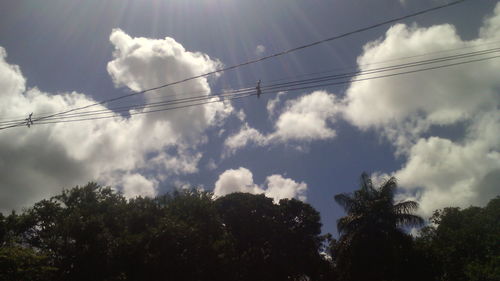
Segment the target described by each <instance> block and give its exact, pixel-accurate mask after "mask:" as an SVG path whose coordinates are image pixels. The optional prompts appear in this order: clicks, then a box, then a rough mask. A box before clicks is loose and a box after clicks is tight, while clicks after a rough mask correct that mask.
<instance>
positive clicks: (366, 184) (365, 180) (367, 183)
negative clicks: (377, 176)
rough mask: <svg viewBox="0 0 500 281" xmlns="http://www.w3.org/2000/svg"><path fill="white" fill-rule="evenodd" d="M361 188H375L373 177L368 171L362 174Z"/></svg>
mask: <svg viewBox="0 0 500 281" xmlns="http://www.w3.org/2000/svg"><path fill="white" fill-rule="evenodd" d="M361 190H367V191H368V190H373V182H372V179H371V178H370V176H369V175H368V174H367V173H366V172H363V173H362V174H361Z"/></svg>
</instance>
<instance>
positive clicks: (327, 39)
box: [0, 0, 467, 130]
mask: <svg viewBox="0 0 500 281" xmlns="http://www.w3.org/2000/svg"><path fill="white" fill-rule="evenodd" d="M464 1H467V0H458V1H453V2H450V3H448V4H444V5H440V6H436V7H432V8H428V9H424V10H421V11H418V12H415V13H411V14H408V15H405V16H401V17H397V18H393V19H389V20H386V21H384V22H380V23H377V24H373V25H370V26H367V27H363V28H359V29H356V30H353V31H350V32H346V33H343V34H340V35H336V36H333V37H329V38H325V39H323V40H319V41H315V42H311V43H309V44H306V45H302V46H298V47H295V48H291V49H288V50H284V51H281V52H278V53H275V54H272V55H268V56H264V57H261V58H258V59H254V60H250V61H247V62H243V63H239V64H236V65H233V66H229V67H225V68H222V69H217V70H214V71H211V72H207V73H203V74H200V75H197V76H192V77H188V78H184V79H181V80H178V81H175V82H171V83H167V84H163V85H160V86H156V87H153V88H149V89H146V90H142V91H139V92H136V93H132V94H128V95H124V96H120V97H116V98H112V99H108V100H104V101H101V102H97V103H93V104H89V105H86V106H83V107H79V108H73V109H69V110H66V111H63V112H59V113H54V114H51V115H48V116H41V117H38V118H35V119H33V120H31V119H30V122H38V121H40V120H45V119H48V118H51V117H54V116H58V115H62V114H66V113H70V112H73V111H77V110H81V109H86V108H89V107H93V106H96V105H102V104H106V103H110V102H114V101H117V100H120V99H124V98H128V97H131V96H134V95H139V94H144V93H146V92H150V91H155V90H159V89H162V88H165V87H169V86H173V85H176V84H179V83H184V82H187V81H190V80H193V79H197V78H203V77H206V76H210V75H213V74H217V73H220V72H224V71H228V70H232V69H236V68H239V67H242V66H245V65H249V64H254V63H257V62H261V61H264V60H267V59H270V58H275V57H278V56H282V55H286V54H289V53H292V52H296V51H299V50H302V49H306V48H310V47H313V46H316V45H319V44H323V43H326V42H330V41H333V40H337V39H341V38H344V37H347V36H350V35H353V34H356V33H360V32H364V31H367V30H370V29H374V28H377V27H380V26H384V25H388V24H391V23H394V22H398V21H402V20H405V19H408V18H412V17H416V16H419V15H423V14H426V13H429V12H433V11H436V10H440V9H443V8H447V7H451V6H454V5H457V4H459V3H462V2H464ZM24 123H26V122H24ZM22 124H23V123H19V124H16V125H11V126H8V127H2V128H0V130H2V129H8V128H13V127H17V126H18V125H22Z"/></svg>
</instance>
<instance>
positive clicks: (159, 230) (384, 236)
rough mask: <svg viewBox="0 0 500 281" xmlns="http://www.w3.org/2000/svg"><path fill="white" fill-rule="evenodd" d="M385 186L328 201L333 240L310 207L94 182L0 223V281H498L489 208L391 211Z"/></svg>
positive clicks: (494, 213)
mask: <svg viewBox="0 0 500 281" xmlns="http://www.w3.org/2000/svg"><path fill="white" fill-rule="evenodd" d="M396 192H397V182H396V179H394V178H389V179H388V180H386V181H385V182H383V183H382V184H381V185H380V186H374V184H373V182H372V180H371V179H370V177H368V176H367V175H366V174H363V175H362V176H361V185H360V187H359V189H357V190H355V191H354V192H352V193H344V194H338V195H336V196H335V198H334V199H335V201H336V202H337V203H338V204H340V205H341V206H342V207H343V208H344V209H345V211H346V215H345V216H344V217H342V218H340V219H339V220H338V222H337V226H338V231H339V234H340V236H339V237H338V239H334V238H333V237H332V235H331V234H325V235H322V233H321V219H320V214H319V212H318V211H316V210H315V209H314V208H313V207H312V206H311V205H309V204H307V203H305V202H302V201H299V200H295V199H284V200H281V201H279V203H275V202H273V199H271V198H267V197H265V196H264V195H253V194H248V193H232V194H229V195H226V196H224V197H218V198H215V197H214V196H213V194H212V193H210V192H203V191H198V190H182V191H174V192H172V193H167V194H164V195H161V196H157V197H154V198H149V197H147V198H144V197H136V198H134V199H126V198H125V197H123V196H122V195H121V194H120V193H117V192H115V191H114V190H113V189H112V188H110V187H103V186H100V185H98V184H95V183H89V184H87V185H85V186H81V187H80V186H77V187H75V188H72V189H68V190H64V191H63V192H62V193H61V194H59V195H57V196H54V197H51V198H49V199H46V200H42V201H40V202H37V203H36V204H34V205H33V206H32V207H31V208H28V209H25V210H24V211H22V212H21V213H16V212H12V213H10V214H8V215H7V214H6V215H4V214H1V213H0V280H9V281H11V280H12V281H21V280H23V281H26V280H33V281H46V280H55V281H59V280H60V281H63V280H76V281H78V280H82V281H83V280H106V281H115V280H116V281H117V280H145V281H149V280H151V281H152V280H176V281H184V280H185V281H188V280H189V281H204V280H222V281H224V280H227V281H230V280H231V281H233V280H237V281H254V280H260V281H271V280H272V281H298V280H311V281H324V280H330V281H365V280H366V281H368V280H370V281H399V280H405V281H406V280H409V281H412V280H436V281H443V280H454V281H466V280H467V281H494V280H495V281H496V280H500V278H499V277H500V271H499V268H500V248H499V247H498V245H499V242H500V197H497V198H495V199H493V200H491V201H490V203H489V204H488V205H487V206H486V207H469V208H466V209H460V208H445V209H442V210H437V211H436V212H435V213H434V215H433V216H432V217H431V218H430V220H429V221H430V224H428V225H427V226H425V227H423V228H422V229H421V230H420V234H419V236H417V237H413V236H411V235H409V234H408V231H409V227H417V226H420V225H422V224H423V223H424V220H423V219H422V218H420V217H419V216H417V215H415V211H416V209H417V208H418V204H417V203H416V202H413V201H403V202H396V201H395V199H394V197H395V194H396Z"/></svg>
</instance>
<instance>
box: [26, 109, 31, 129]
mask: <svg viewBox="0 0 500 281" xmlns="http://www.w3.org/2000/svg"><path fill="white" fill-rule="evenodd" d="M32 116H33V112H31V113H30V115H28V118H26V123H25V124H26V126H28V128H30V127H31V125H33V119H31V117H32Z"/></svg>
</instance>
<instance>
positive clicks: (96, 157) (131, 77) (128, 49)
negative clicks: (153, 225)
mask: <svg viewBox="0 0 500 281" xmlns="http://www.w3.org/2000/svg"><path fill="white" fill-rule="evenodd" d="M110 40H111V43H112V44H113V45H114V46H115V52H114V54H113V60H112V61H111V62H110V63H109V65H108V71H109V73H110V75H111V77H112V79H113V81H114V82H115V84H116V85H117V86H126V87H128V88H130V89H132V90H134V91H139V90H143V89H146V88H148V87H152V86H157V85H161V84H164V83H168V82H172V81H175V80H177V79H181V78H185V77H189V76H192V75H196V74H200V73H203V72H207V71H211V70H214V69H216V68H217V67H218V65H219V62H217V61H215V60H213V59H211V58H209V57H208V56H207V55H205V54H201V53H193V52H189V51H187V50H185V49H184V48H183V46H182V45H180V44H179V43H177V42H176V41H175V40H174V39H171V38H165V39H162V40H156V39H147V38H132V37H130V36H128V35H127V34H126V33H124V32H123V31H121V30H114V31H113V32H112V34H111V36H110ZM6 59H7V52H6V50H4V49H3V48H0V87H1V88H2V91H1V92H0V99H1V100H2V102H1V103H0V116H2V117H3V116H6V117H9V118H11V117H12V118H21V119H22V118H25V117H26V114H27V113H29V112H34V116H33V117H34V118H37V117H38V116H40V115H39V114H38V113H40V112H60V111H63V110H67V109H68V108H74V107H80V106H84V105H88V104H91V103H94V102H95V101H94V100H92V99H91V98H90V97H88V96H86V95H84V94H80V93H75V92H73V93H62V94H51V93H44V92H42V91H40V90H38V89H37V88H31V89H26V81H25V80H26V79H25V77H24V76H23V75H22V73H21V70H20V69H19V67H18V66H16V65H14V64H12V63H9V62H7V60H6ZM208 83H209V81H207V79H204V78H201V79H197V80H194V81H190V82H188V83H185V84H182V85H181V84H180V85H177V86H175V87H169V88H166V89H164V90H161V91H156V92H155V93H152V94H151V95H149V96H148V97H147V98H146V99H148V100H152V99H153V96H154V97H157V96H158V95H163V94H169V95H170V97H172V96H173V97H180V96H185V95H187V94H188V93H194V92H195V93H196V95H200V94H202V95H209V94H210V87H209V84H208ZM92 109H95V110H106V107H104V106H102V105H99V106H95V107H93V108H92ZM231 111H232V108H231V106H230V105H225V104H222V103H214V104H209V105H206V106H199V107H196V109H193V108H190V109H186V110H179V111H169V112H163V113H159V114H150V115H149V114H148V115H132V116H129V117H118V118H114V119H106V120H94V121H90V122H77V123H58V124H49V125H41V124H40V125H37V124H36V123H37V122H35V125H34V126H32V127H31V128H29V129H28V128H26V127H21V128H13V129H7V130H2V131H1V134H0V206H1V207H2V211H7V210H10V209H19V208H21V207H24V206H29V205H30V204H32V203H33V202H35V201H37V200H40V199H41V198H45V197H47V196H51V195H54V194H56V193H58V192H60V191H61V190H62V188H68V187H71V186H74V185H76V184H82V183H85V182H87V181H89V180H97V181H99V182H101V183H105V184H113V185H116V184H117V183H119V184H120V185H121V188H120V190H121V191H122V192H123V193H124V194H125V195H126V196H128V197H134V196H137V195H145V196H152V195H154V194H156V192H157V187H158V184H159V181H161V180H164V179H165V177H168V176H169V175H174V174H185V173H193V172H196V171H197V166H198V162H199V160H200V158H201V153H200V152H198V151H197V149H196V148H197V147H198V146H199V145H200V144H202V143H203V142H204V141H205V140H204V139H205V138H204V132H205V130H207V129H208V128H210V127H213V126H217V125H218V124H220V123H221V122H222V121H223V120H224V118H225V117H226V116H227V115H228V114H230V113H231ZM23 116H24V117H23ZM4 124H5V123H4ZM146 169H147V176H146V175H142V174H141V172H144V171H145V170H146Z"/></svg>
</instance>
